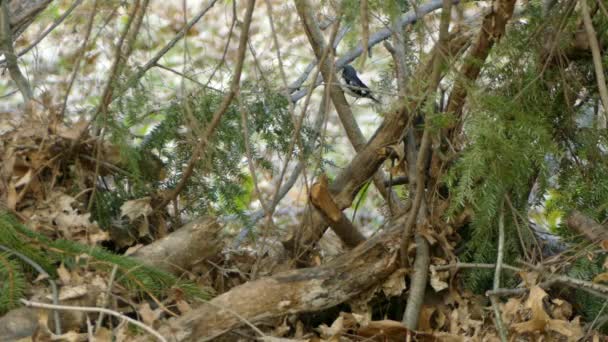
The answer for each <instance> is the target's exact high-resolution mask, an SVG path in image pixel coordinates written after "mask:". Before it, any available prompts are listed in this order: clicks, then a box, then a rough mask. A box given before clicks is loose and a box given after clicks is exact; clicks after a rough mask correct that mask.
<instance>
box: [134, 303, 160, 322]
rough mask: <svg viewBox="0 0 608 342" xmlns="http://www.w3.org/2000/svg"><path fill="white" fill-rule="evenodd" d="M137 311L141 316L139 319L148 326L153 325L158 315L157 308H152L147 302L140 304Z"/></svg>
mask: <svg viewBox="0 0 608 342" xmlns="http://www.w3.org/2000/svg"><path fill="white" fill-rule="evenodd" d="M137 312H138V313H139V315H140V316H141V320H142V321H143V322H144V324H146V325H148V326H154V322H155V321H156V320H157V319H158V317H159V316H160V312H159V311H157V310H152V309H151V308H150V305H149V304H148V303H143V304H141V305H140V306H139V310H137Z"/></svg>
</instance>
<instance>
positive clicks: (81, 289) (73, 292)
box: [47, 285, 89, 301]
mask: <svg viewBox="0 0 608 342" xmlns="http://www.w3.org/2000/svg"><path fill="white" fill-rule="evenodd" d="M88 292H89V289H88V287H87V285H77V286H62V287H61V289H60V290H59V300H60V301H64V300H68V299H75V298H80V297H83V296H85V295H86V294H87V293H88ZM47 298H48V299H52V297H51V296H50V295H49V296H47Z"/></svg>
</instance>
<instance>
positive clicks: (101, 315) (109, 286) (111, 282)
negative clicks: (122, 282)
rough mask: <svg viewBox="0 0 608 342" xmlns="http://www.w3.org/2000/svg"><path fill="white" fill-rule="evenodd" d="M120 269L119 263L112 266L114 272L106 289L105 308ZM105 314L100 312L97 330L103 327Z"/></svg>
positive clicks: (96, 325)
mask: <svg viewBox="0 0 608 342" xmlns="http://www.w3.org/2000/svg"><path fill="white" fill-rule="evenodd" d="M117 271H118V265H114V267H112V273H111V274H110V281H109V282H108V288H107V289H106V296H105V297H104V299H103V301H104V303H103V307H104V308H105V307H106V306H107V305H108V299H109V298H110V294H111V293H112V285H114V279H115V278H116V272H117ZM103 315H104V313H103V312H102V313H100V314H99V317H98V318H97V322H96V323H95V332H98V331H99V328H101V324H102V323H103Z"/></svg>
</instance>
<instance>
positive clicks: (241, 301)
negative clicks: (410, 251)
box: [160, 218, 403, 341]
mask: <svg viewBox="0 0 608 342" xmlns="http://www.w3.org/2000/svg"><path fill="white" fill-rule="evenodd" d="M398 221H399V222H396V223H395V224H394V225H393V226H392V227H391V228H390V229H388V230H386V231H385V232H383V233H381V234H379V235H376V236H374V237H372V238H370V239H368V240H367V241H365V242H364V243H362V244H360V245H359V246H357V247H355V248H354V249H352V250H351V251H349V252H347V253H345V254H343V255H341V256H339V257H337V258H336V259H334V260H332V261H330V262H328V263H327V264H324V265H322V266H318V267H312V268H304V269H298V270H291V271H286V272H282V273H279V274H276V275H273V276H270V277H265V278H261V279H258V280H255V281H250V282H247V283H245V284H243V285H240V286H237V287H234V288H232V289H231V290H230V291H228V292H225V293H223V294H222V295H220V296H218V297H215V298H214V299H212V300H211V301H210V302H208V303H205V304H203V305H202V306H200V307H198V308H196V309H194V310H192V311H190V312H188V313H187V314H186V315H184V316H182V317H179V318H177V319H175V320H173V321H169V323H167V325H165V326H164V327H162V328H161V329H160V332H161V334H163V336H165V337H166V338H167V339H168V340H172V341H203V340H208V339H212V338H214V337H217V336H219V335H221V334H223V333H225V332H227V331H229V330H231V329H233V328H236V327H238V326H240V325H242V324H243V323H244V322H249V323H253V324H255V323H256V322H260V321H263V320H266V319H270V318H275V317H280V316H283V315H285V314H296V313H303V312H313V311H319V310H324V309H327V308H330V307H333V306H335V305H338V304H340V303H343V302H345V301H347V300H349V299H351V298H353V297H355V296H357V295H358V294H360V293H362V292H364V291H366V290H368V289H370V288H371V287H372V286H374V285H376V284H378V283H379V282H381V281H382V280H383V279H385V278H386V277H388V276H389V275H390V274H392V273H393V272H394V271H395V270H396V269H397V266H398V262H397V253H398V251H399V238H400V231H401V227H402V226H403V218H401V219H399V220H398Z"/></svg>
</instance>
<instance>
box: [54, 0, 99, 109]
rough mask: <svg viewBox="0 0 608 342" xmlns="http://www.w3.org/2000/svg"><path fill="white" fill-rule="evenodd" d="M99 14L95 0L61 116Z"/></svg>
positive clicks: (66, 92) (64, 99)
mask: <svg viewBox="0 0 608 342" xmlns="http://www.w3.org/2000/svg"><path fill="white" fill-rule="evenodd" d="M96 14H97V0H95V1H93V9H92V10H91V13H90V15H89V21H88V22H87V27H86V29H85V34H84V39H83V41H82V45H81V46H80V49H79V51H78V55H77V56H76V60H75V61H74V70H72V74H71V75H70V81H69V83H68V88H67V89H66V91H65V96H64V98H63V105H62V106H61V114H60V116H59V117H63V115H64V114H65V109H66V107H67V105H68V98H69V97H70V92H71V91H72V87H73V86H74V81H75V80H76V76H77V75H78V70H79V69H80V62H81V61H82V58H83V57H84V53H85V52H86V50H87V45H88V44H89V38H90V37H91V32H92V31H93V21H94V20H95V15H96Z"/></svg>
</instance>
